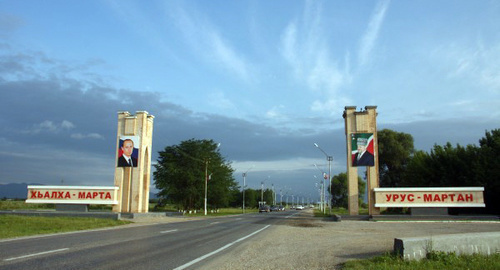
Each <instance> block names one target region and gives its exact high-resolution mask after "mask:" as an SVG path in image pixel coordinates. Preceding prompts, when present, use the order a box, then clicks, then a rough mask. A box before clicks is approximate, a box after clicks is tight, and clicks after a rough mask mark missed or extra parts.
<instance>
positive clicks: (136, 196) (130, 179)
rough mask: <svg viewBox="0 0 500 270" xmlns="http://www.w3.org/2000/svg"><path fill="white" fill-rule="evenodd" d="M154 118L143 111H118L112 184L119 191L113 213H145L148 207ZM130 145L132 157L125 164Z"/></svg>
mask: <svg viewBox="0 0 500 270" xmlns="http://www.w3.org/2000/svg"><path fill="white" fill-rule="evenodd" d="M153 120H154V116H153V115H149V114H148V112H146V111H137V112H136V115H131V114H130V113H129V112H128V111H120V112H118V131H117V136H116V159H115V181H114V183H115V186H117V187H119V191H118V198H117V200H118V204H117V205H114V206H113V212H119V213H147V212H148V210H149V185H150V183H151V151H152V144H153ZM129 146H132V147H133V150H130V151H131V153H132V154H131V155H130V156H131V157H132V158H131V160H130V161H129V162H130V163H127V160H128V159H127V158H128V156H127V155H126V154H127V151H128V150H127V149H126V148H127V147H129ZM122 156H123V157H122ZM124 157H127V158H124Z"/></svg>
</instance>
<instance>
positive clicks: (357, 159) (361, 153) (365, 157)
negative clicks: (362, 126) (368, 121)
mask: <svg viewBox="0 0 500 270" xmlns="http://www.w3.org/2000/svg"><path fill="white" fill-rule="evenodd" d="M367 142H368V140H367V139H366V138H358V139H357V140H356V144H357V146H358V152H357V153H356V154H355V155H354V156H353V158H352V166H374V165H375V159H374V157H373V154H372V153H370V152H368V151H366V145H367Z"/></svg>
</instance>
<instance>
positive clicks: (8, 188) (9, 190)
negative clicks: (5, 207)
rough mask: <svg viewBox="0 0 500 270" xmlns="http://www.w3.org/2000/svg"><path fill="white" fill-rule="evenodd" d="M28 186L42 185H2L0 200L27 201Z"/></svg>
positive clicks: (0, 186)
mask: <svg viewBox="0 0 500 270" xmlns="http://www.w3.org/2000/svg"><path fill="white" fill-rule="evenodd" d="M28 185H40V184H26V183H20V184H17V183H11V184H5V185H2V184H0V199H3V198H7V199H26V197H27V196H28Z"/></svg>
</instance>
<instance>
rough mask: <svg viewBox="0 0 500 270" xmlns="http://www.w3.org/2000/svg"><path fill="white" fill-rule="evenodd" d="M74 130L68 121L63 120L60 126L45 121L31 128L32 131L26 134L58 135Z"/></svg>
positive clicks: (73, 126)
mask: <svg viewBox="0 0 500 270" xmlns="http://www.w3.org/2000/svg"><path fill="white" fill-rule="evenodd" d="M73 128H75V125H74V124H73V123H71V122H70V121H67V120H63V121H62V122H61V124H57V123H54V122H52V121H50V120H45V121H43V122H41V123H40V124H36V125H34V126H33V129H31V130H30V131H28V132H26V133H32V134H38V133H40V132H49V133H58V132H61V131H63V130H70V129H73Z"/></svg>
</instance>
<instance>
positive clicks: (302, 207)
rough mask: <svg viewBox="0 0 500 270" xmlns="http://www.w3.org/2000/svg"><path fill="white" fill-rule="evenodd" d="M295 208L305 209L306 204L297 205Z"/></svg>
mask: <svg viewBox="0 0 500 270" xmlns="http://www.w3.org/2000/svg"><path fill="white" fill-rule="evenodd" d="M295 209H297V210H304V206H302V205H297V207H295Z"/></svg>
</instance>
